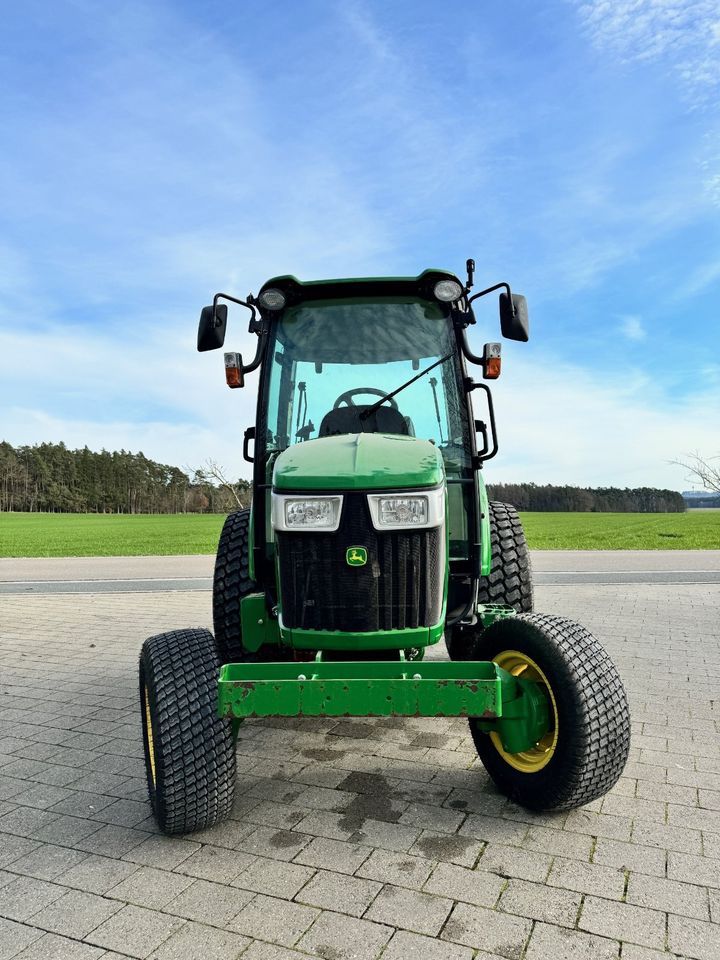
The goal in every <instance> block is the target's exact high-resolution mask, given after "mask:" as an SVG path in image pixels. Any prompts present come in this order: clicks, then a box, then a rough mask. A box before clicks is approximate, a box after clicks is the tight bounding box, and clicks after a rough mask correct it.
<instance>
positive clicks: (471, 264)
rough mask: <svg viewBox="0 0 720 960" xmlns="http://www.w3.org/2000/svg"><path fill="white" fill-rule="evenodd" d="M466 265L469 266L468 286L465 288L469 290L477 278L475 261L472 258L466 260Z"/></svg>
mask: <svg viewBox="0 0 720 960" xmlns="http://www.w3.org/2000/svg"><path fill="white" fill-rule="evenodd" d="M465 267H466V268H467V286H466V288H465V289H466V290H469V289H470V288H471V287H472V285H473V281H474V280H475V261H474V260H472V259H469V260H466V261H465Z"/></svg>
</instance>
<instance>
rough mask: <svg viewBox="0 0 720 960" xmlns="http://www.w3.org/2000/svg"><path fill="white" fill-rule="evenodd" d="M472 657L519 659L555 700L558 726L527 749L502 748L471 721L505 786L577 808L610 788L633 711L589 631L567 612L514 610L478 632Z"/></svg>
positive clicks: (533, 800) (512, 794)
mask: <svg viewBox="0 0 720 960" xmlns="http://www.w3.org/2000/svg"><path fill="white" fill-rule="evenodd" d="M472 659H473V660H475V659H478V660H495V661H496V662H498V663H500V664H501V665H506V664H507V665H508V666H506V669H508V668H510V665H511V664H515V668H514V669H511V671H510V672H513V673H518V675H522V674H523V673H525V674H526V676H527V678H528V679H537V680H538V682H541V683H543V685H546V689H547V692H548V697H549V700H550V703H549V707H550V716H551V718H552V719H551V723H552V726H553V727H554V730H553V731H552V733H549V734H548V736H547V738H544V739H543V740H541V741H540V743H539V744H538V746H537V747H534V748H531V749H530V750H528V751H527V752H525V753H522V754H507V753H505V752H504V750H503V748H502V744H501V743H500V740H499V738H498V736H497V734H488V733H483V732H482V731H481V730H480V729H479V723H480V722H481V721H478V720H475V719H471V720H470V721H469V722H470V732H471V734H472V737H473V740H474V741H475V746H476V748H477V752H478V756H479V757H480V759H481V760H482V762H483V765H484V766H485V769H486V770H487V772H488V773H489V774H490V776H491V777H492V779H493V780H494V781H495V783H496V784H497V786H498V787H499V789H500V790H501V791H502V792H503V793H504V794H506V795H507V796H508V797H509V798H510V799H511V800H514V801H515V802H516V803H519V804H520V805H521V806H523V807H527V808H528V809H530V810H572V809H573V808H575V807H580V806H582V805H584V804H586V803H590V801H592V800H595V799H596V798H597V797H601V796H602V795H603V794H605V793H607V791H608V790H609V789H610V788H611V787H612V786H613V785H614V784H615V783H616V782H617V780H618V779H619V777H620V775H621V773H622V772H623V769H624V767H625V763H626V761H627V758H628V751H629V749H630V712H629V708H628V702H627V697H626V694H625V689H624V687H623V684H622V680H621V679H620V675H619V674H618V671H617V668H616V667H615V664H614V663H613V662H612V660H611V659H610V657H609V656H608V654H607V653H606V651H605V650H604V648H603V647H602V645H601V644H600V643H599V641H598V640H596V639H595V637H593V636H592V634H590V633H589V632H588V631H587V630H586V629H585V628H584V627H582V626H581V625H580V624H578V623H575V622H574V621H573V620H566V619H564V618H562V617H554V616H546V615H542V614H534V615H529V616H528V615H526V616H520V617H509V618H507V619H505V620H499V621H496V622H495V623H494V624H493V625H492V626H491V627H488V628H487V630H485V631H483V632H482V633H479V634H477V636H476V641H475V644H474V645H473V649H472ZM528 661H529V664H528V665H526V666H523V665H522V664H523V662H525V663H526V664H527V662H528Z"/></svg>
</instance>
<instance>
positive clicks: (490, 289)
mask: <svg viewBox="0 0 720 960" xmlns="http://www.w3.org/2000/svg"><path fill="white" fill-rule="evenodd" d="M500 289H504V290H506V291H507V295H508V300H509V301H510V303H511V304H512V302H513V299H512V291H511V290H510V284H509V283H505V282H503V283H496V284H495V285H494V286H493V287H488V288H487V290H481V291H480V293H475V294H473V295H472V297H470V299H469V300H468V305H469V304H471V303H472V302H473V300H477V299H478V298H479V297H484V296H486V295H487V294H488V293H492V292H493V291H494V290H500ZM513 316H515V306H514V305H513Z"/></svg>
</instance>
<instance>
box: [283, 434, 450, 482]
mask: <svg viewBox="0 0 720 960" xmlns="http://www.w3.org/2000/svg"><path fill="white" fill-rule="evenodd" d="M444 476H445V471H444V466H443V459H442V456H441V455H440V451H439V450H438V449H437V447H435V446H434V445H433V444H432V443H430V441H429V440H419V439H417V438H416V437H403V436H388V435H387V434H382V433H359V434H344V435H342V436H337V437H322V438H321V439H318V440H309V441H307V443H299V444H296V445H295V446H292V447H289V448H288V449H287V450H285V451H283V453H281V454H280V456H279V457H278V458H277V460H276V462H275V469H274V471H273V486H274V488H275V489H276V490H293V491H300V490H391V489H398V488H410V487H435V486H437V485H438V484H439V483H442V481H443V479H444Z"/></svg>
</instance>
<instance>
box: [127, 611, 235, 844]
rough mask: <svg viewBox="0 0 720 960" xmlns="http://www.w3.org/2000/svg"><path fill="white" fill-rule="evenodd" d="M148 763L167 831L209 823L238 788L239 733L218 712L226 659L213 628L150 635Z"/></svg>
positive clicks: (144, 670) (144, 694)
mask: <svg viewBox="0 0 720 960" xmlns="http://www.w3.org/2000/svg"><path fill="white" fill-rule="evenodd" d="M139 673H140V707H141V714H142V726H143V745H144V748H145V771H146V774H147V782H148V793H149V796H150V803H151V805H152V808H153V813H154V814H155V818H156V820H157V822H158V826H159V827H160V829H161V830H162V832H163V833H167V834H176V833H190V832H192V831H193V830H203V829H204V828H205V827H209V826H211V825H212V824H213V823H217V821H218V820H222V819H223V818H224V817H226V816H227V815H228V814H229V813H230V810H231V809H232V805H233V797H234V793H235V740H234V738H233V734H232V727H231V724H230V722H229V721H228V720H223V719H220V717H218V715H217V693H218V675H219V673H220V662H219V660H218V657H217V653H216V651H215V642H214V640H213V637H212V634H211V633H210V632H209V631H208V630H173V631H171V632H169V633H161V634H158V635H157V636H155V637H150V638H149V639H148V640H146V641H145V643H144V644H143V646H142V651H141V653H140V670H139Z"/></svg>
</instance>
